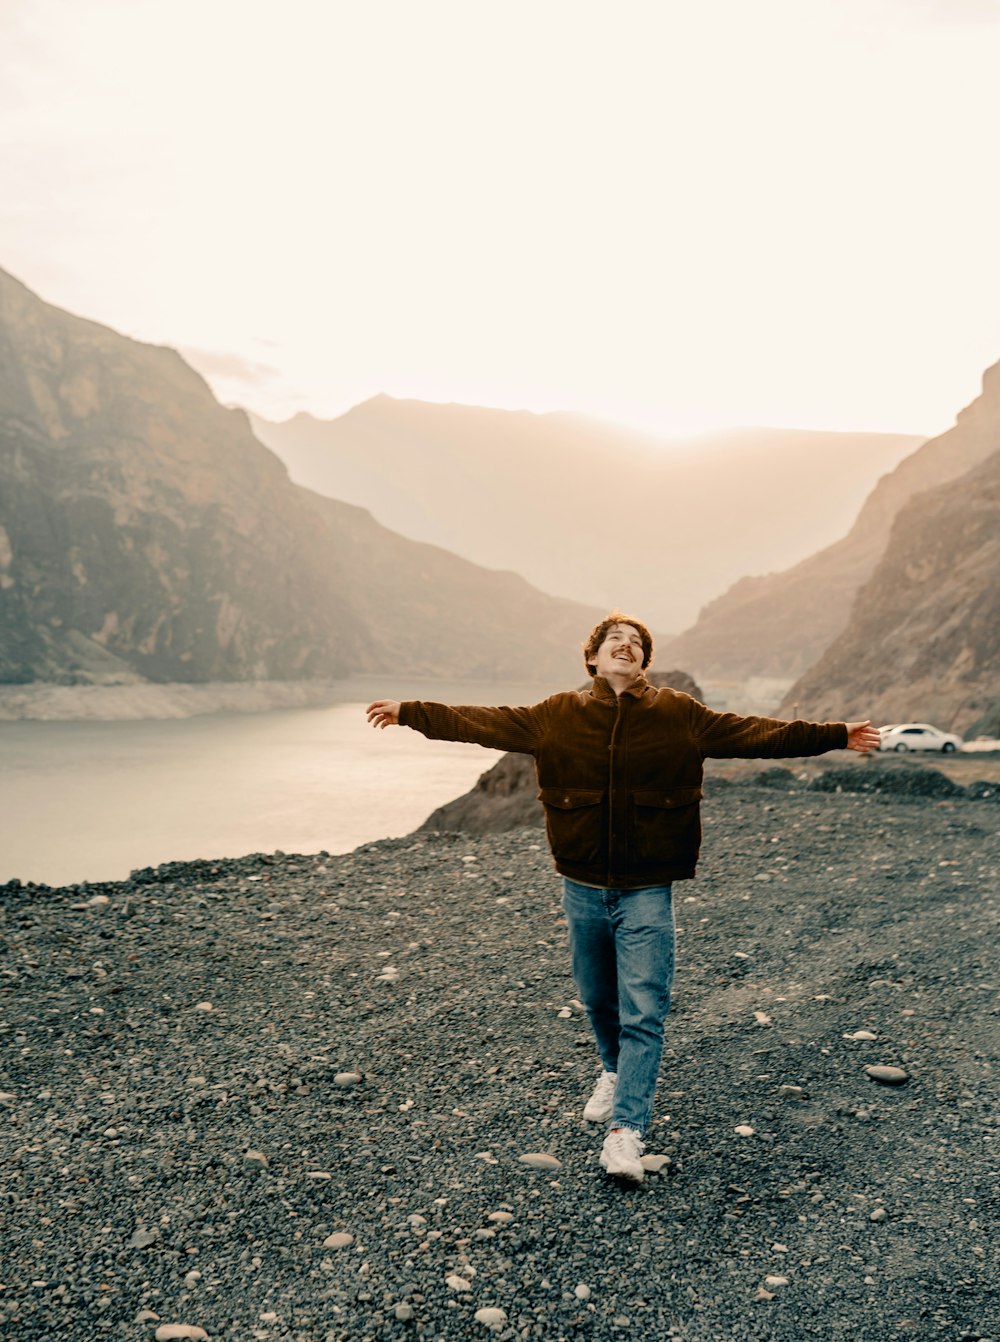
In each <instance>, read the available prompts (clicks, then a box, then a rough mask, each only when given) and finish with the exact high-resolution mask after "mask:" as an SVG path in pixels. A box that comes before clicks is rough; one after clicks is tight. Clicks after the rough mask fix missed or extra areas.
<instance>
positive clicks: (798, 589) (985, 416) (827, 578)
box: [663, 363, 1000, 679]
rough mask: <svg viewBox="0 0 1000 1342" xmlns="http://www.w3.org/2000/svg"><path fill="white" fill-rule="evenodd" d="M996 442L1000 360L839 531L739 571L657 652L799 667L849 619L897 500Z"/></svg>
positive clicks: (793, 672)
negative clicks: (788, 561)
mask: <svg viewBox="0 0 1000 1342" xmlns="http://www.w3.org/2000/svg"><path fill="white" fill-rule="evenodd" d="M998 446H1000V363H998V364H994V365H993V367H991V368H989V369H988V370H987V371H986V373H985V374H984V376H983V389H982V394H981V395H980V396H979V397H977V399H976V400H975V401H973V403H972V404H971V405H970V406H968V407H967V408H966V409H965V410H963V411H962V412H961V413H960V414H959V416H958V419H957V421H956V423H955V425H954V427H953V428H951V429H949V430H948V431H947V433H943V434H941V435H940V436H939V437H937V438H932V439H930V440H929V441H928V442H926V443H924V444H923V446H922V447H920V448H919V449H918V450H917V451H915V452H914V453H913V454H912V455H911V456H908V457H906V458H905V460H903V461H901V462H900V463H899V465H898V466H897V467H896V468H895V470H893V471H892V472H890V473H889V474H888V475H886V476H884V477H883V478H882V479H881V480H880V481H879V483H878V485H877V486H876V488H875V489H874V490H873V491H872V493H871V495H870V496H869V498H868V500H867V501H866V503H865V505H864V507H863V508H862V509H861V512H860V514H859V516H858V519H857V521H856V522H855V524H854V526H853V527H852V529H851V531H850V532H849V534H848V535H847V536H845V537H844V538H843V539H842V540H840V541H838V542H837V543H836V544H834V545H831V546H828V547H827V548H826V549H824V550H821V551H819V552H818V553H817V554H815V555H812V556H811V557H810V558H809V559H806V560H804V561H803V562H802V563H799V564H796V565H795V566H794V567H793V568H790V569H786V570H785V571H783V572H779V573H770V574H767V575H766V576H763V577H747V578H742V579H741V580H740V581H739V582H737V583H736V584H734V586H733V587H731V588H730V589H729V591H727V592H726V593H724V595H722V596H720V597H719V598H718V599H717V600H715V601H713V602H711V603H710V604H709V605H707V606H706V607H705V608H704V610H703V611H702V612H701V615H700V616H699V618H698V621H697V623H696V624H695V625H693V626H692V628H691V629H689V630H687V632H686V633H684V634H681V635H680V637H678V638H677V639H674V640H673V641H671V642H670V643H669V644H666V645H665V646H664V648H663V651H664V653H665V654H666V655H668V656H669V657H670V659H671V661H677V662H680V663H681V664H682V665H684V666H689V667H690V668H691V669H692V671H693V672H694V674H695V675H698V676H701V677H704V678H706V679H720V678H727V677H739V678H744V677H747V676H798V675H801V674H803V673H804V672H805V671H806V669H807V668H808V667H810V666H812V664H813V663H814V662H815V661H816V659H817V658H818V657H819V656H820V655H821V654H822V653H823V651H824V649H825V648H826V647H827V645H828V644H829V643H830V642H831V641H832V640H833V639H834V638H835V637H836V636H837V635H838V634H839V633H840V631H841V630H842V629H843V628H844V627H845V625H846V624H847V618H848V613H849V611H850V609H851V602H852V601H853V599H854V596H855V594H856V593H857V591H858V589H859V588H860V587H861V586H862V585H863V584H864V583H865V582H866V581H867V580H868V578H870V577H871V575H872V573H873V572H874V570H875V567H876V565H877V564H878V562H879V559H880V558H881V556H882V554H883V552H884V551H885V548H886V545H887V543H888V539H889V532H890V530H891V528H892V524H893V520H894V518H895V517H896V515H897V513H898V512H899V510H900V509H901V508H902V507H903V506H904V504H906V502H907V501H908V500H909V499H911V498H913V497H914V496H915V495H916V494H918V493H919V492H920V491H921V490H926V489H937V488H940V487H942V486H944V485H946V484H948V482H949V481H952V480H956V479H958V478H959V477H960V476H962V475H964V474H965V473H966V472H967V471H969V470H971V469H972V468H973V467H974V466H976V465H977V464H978V463H979V462H981V461H983V460H985V459H986V458H987V457H988V456H989V455H990V454H991V453H992V452H995V451H996V450H997V447H998Z"/></svg>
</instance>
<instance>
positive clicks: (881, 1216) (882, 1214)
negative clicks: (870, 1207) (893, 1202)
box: [868, 1207, 889, 1223]
mask: <svg viewBox="0 0 1000 1342" xmlns="http://www.w3.org/2000/svg"><path fill="white" fill-rule="evenodd" d="M888 1216H889V1213H888V1212H887V1211H886V1209H885V1208H884V1207H876V1208H875V1210H874V1211H873V1212H872V1214H871V1216H869V1218H868V1219H869V1221H875V1222H876V1223H877V1222H879V1221H885V1220H887V1219H888Z"/></svg>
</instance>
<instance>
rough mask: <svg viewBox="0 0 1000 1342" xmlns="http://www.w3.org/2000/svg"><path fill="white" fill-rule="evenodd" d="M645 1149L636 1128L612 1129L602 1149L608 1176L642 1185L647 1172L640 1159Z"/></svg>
mask: <svg viewBox="0 0 1000 1342" xmlns="http://www.w3.org/2000/svg"><path fill="white" fill-rule="evenodd" d="M645 1149H646V1148H645V1146H644V1145H643V1141H642V1138H641V1137H640V1136H639V1134H638V1133H637V1132H636V1131H635V1129H634V1128H612V1129H611V1131H610V1132H609V1133H608V1135H607V1136H606V1137H605V1139H604V1146H603V1147H602V1148H601V1157H600V1159H601V1164H602V1165H603V1166H604V1168H605V1169H606V1170H607V1172H608V1174H614V1175H616V1176H617V1177H618V1178H619V1179H631V1180H632V1182H633V1183H637V1184H641V1183H642V1181H643V1179H645V1177H646V1171H645V1170H644V1169H643V1167H642V1161H641V1160H640V1159H639V1157H640V1156H641V1155H642V1153H643V1151H644V1150H645Z"/></svg>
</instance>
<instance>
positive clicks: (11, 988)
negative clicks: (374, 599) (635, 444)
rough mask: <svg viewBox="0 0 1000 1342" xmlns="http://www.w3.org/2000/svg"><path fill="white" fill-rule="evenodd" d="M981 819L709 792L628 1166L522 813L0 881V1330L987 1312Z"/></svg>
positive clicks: (989, 1100) (113, 1331)
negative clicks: (649, 1110)
mask: <svg viewBox="0 0 1000 1342" xmlns="http://www.w3.org/2000/svg"><path fill="white" fill-rule="evenodd" d="M997 815H998V811H997V808H996V806H995V804H993V803H992V802H990V801H975V800H969V799H968V798H967V797H947V798H935V797H926V798H920V797H919V796H917V797H913V796H910V797H903V798H898V797H895V796H893V795H891V794H889V795H885V794H881V793H879V794H877V795H869V796H861V795H857V794H854V795H852V794H849V793H837V792H830V793H827V792H816V791H812V792H810V791H807V790H806V789H805V785H804V784H798V785H797V786H795V785H793V786H791V787H790V788H789V787H788V786H787V784H785V785H783V786H782V787H781V788H780V789H778V790H777V791H775V790H772V789H771V788H768V787H766V786H765V787H758V786H754V785H753V784H750V783H728V784H726V785H724V786H723V785H719V784H715V785H712V786H710V790H709V797H708V800H707V801H706V804H705V817H706V844H705V849H704V854H703V862H702V868H701V870H702V875H701V878H700V879H699V880H698V881H696V882H686V883H682V884H679V885H678V886H677V887H676V898H677V912H678V922H679V926H680V938H679V972H678V979H677V986H676V996H675V1005H674V1009H673V1011H672V1014H671V1018H670V1020H669V1022H668V1039H667V1047H666V1051H665V1057H664V1066H663V1074H662V1078H661V1086H660V1094H659V1100H658V1109H657V1114H658V1117H657V1119H656V1121H655V1123H654V1126H653V1128H652V1130H651V1132H650V1134H649V1137H648V1141H647V1151H648V1152H649V1153H650V1154H654V1155H657V1154H658V1155H667V1156H669V1157H670V1161H669V1163H666V1164H664V1165H663V1170H662V1172H661V1173H659V1174H655V1175H654V1174H650V1175H649V1176H648V1177H647V1179H646V1182H645V1183H644V1184H643V1185H641V1186H639V1187H634V1188H630V1187H626V1188H622V1187H619V1186H618V1185H616V1184H615V1183H613V1182H611V1181H609V1180H608V1179H607V1178H606V1177H605V1176H604V1174H603V1173H602V1171H601V1170H600V1168H599V1167H598V1165H597V1153H598V1149H599V1144H600V1133H599V1131H598V1130H597V1129H596V1128H595V1127H594V1126H592V1125H587V1124H584V1123H583V1122H582V1120H581V1119H580V1117H579V1112H580V1109H581V1106H582V1103H583V1100H584V1098H585V1097H586V1095H587V1093H588V1091H589V1089H590V1087H591V1085H592V1083H593V1080H594V1079H595V1077H596V1074H597V1070H598V1064H597V1060H596V1057H595V1055H594V1052H593V1048H592V1046H591V1043H590V1038H589V1033H588V1030H587V1027H586V1023H585V1021H584V1019H583V1018H582V1016H581V1013H580V1010H579V1007H578V1005H574V999H575V990H574V987H573V984H572V981H571V979H570V977H569V974H568V969H567V959H566V954H565V950H564V936H565V928H564V926H563V923H562V921H561V915H560V911H559V885H558V880H557V878H556V877H555V876H554V874H553V872H552V870H551V865H550V860H549V857H548V853H547V852H546V851H545V849H544V847H543V846H541V843H542V841H541V839H540V836H539V834H538V832H537V831H535V830H522V831H515V832H513V833H510V834H504V835H489V836H485V837H480V838H475V837H470V836H467V835H440V836H435V835H420V836H419V837H410V838H407V839H402V840H394V841H386V842H383V843H378V844H373V845H369V846H367V847H365V848H362V849H359V850H357V851H356V852H355V853H353V854H350V855H347V856H344V857H326V856H318V857H316V856H309V857H293V856H288V857H286V856H283V855H270V856H262V855H256V856H252V857H247V858H241V859H239V860H234V861H227V862H215V863H188V864H171V865H167V866H164V867H160V868H158V869H156V870H155V871H152V870H148V871H145V872H138V873H134V874H133V878H132V879H131V880H130V881H129V882H126V883H123V884H107V885H102V886H93V887H86V886H78V887H73V888H69V889H62V890H56V891H51V890H45V889H40V888H33V887H23V888H22V887H18V886H16V885H15V884H10V885H7V886H4V887H0V896H2V903H0V907H2V912H3V931H4V951H5V953H4V955H3V959H2V961H0V987H2V989H3V993H2V996H0V1019H2V1039H3V1045H4V1048H3V1055H2V1062H0V1067H2V1071H0V1093H2V1096H3V1098H2V1099H0V1110H2V1113H3V1128H2V1132H3V1137H2V1147H0V1151H2V1160H3V1165H2V1170H3V1187H2V1194H0V1196H2V1203H0V1207H2V1213H3V1219H4V1230H3V1237H2V1246H0V1252H2V1255H3V1266H2V1272H0V1280H2V1283H3V1289H2V1291H0V1316H2V1318H3V1322H4V1324H5V1329H4V1335H5V1336H10V1337H16V1338H18V1339H22V1338H23V1339H39V1338H53V1339H55V1338H60V1339H65V1338H70V1339H74V1340H75V1339H78V1338H81V1339H82V1338H91V1337H101V1336H112V1337H119V1336H120V1337H124V1338H150V1339H152V1338H153V1337H154V1336H155V1334H156V1331H157V1329H160V1330H161V1333H160V1335H161V1337H169V1336H185V1335H189V1336H195V1337H197V1336H200V1333H199V1332H198V1331H197V1330H204V1333H205V1334H207V1336H208V1337H209V1338H211V1339H215V1338H223V1337H225V1338H237V1339H241V1342H242V1340H243V1339H258V1338H259V1339H297V1340H298V1342H306V1339H309V1342H339V1339H350V1342H355V1340H359V1342H360V1340H361V1339H381V1338H407V1337H421V1338H449V1339H450V1338H469V1337H478V1336H482V1337H484V1338H488V1337H500V1338H505V1339H507V1338H515V1337H521V1338H540V1339H545V1340H546V1342H549V1340H550V1339H551V1340H552V1342H557V1340H558V1339H560V1338H566V1339H571V1338H590V1339H603V1338H629V1339H631V1338H642V1339H645V1338H655V1339H658V1338H679V1339H685V1340H686V1342H743V1340H744V1339H747V1340H749V1339H753V1340H754V1342H767V1339H782V1342H798V1340H799V1339H806V1338H822V1339H846V1338H848V1337H851V1338H852V1339H861V1338H864V1339H868V1338H880V1337H886V1338H903V1339H906V1338H916V1339H922V1338H934V1339H938V1338H948V1339H953V1340H954V1342H960V1339H963V1338H964V1339H966V1342H971V1339H973V1338H977V1337H979V1338H988V1337H990V1338H993V1339H994V1342H996V1340H997V1339H998V1338H1000V1321H998V1317H997V1312H996V1305H995V1302H993V1299H992V1297H991V1294H990V1290H989V1284H990V1280H991V1274H992V1273H993V1271H994V1264H992V1263H991V1262H990V1259H989V1254H990V1240H991V1235H992V1233H993V1231H994V1230H995V1226H996V1223H997V1210H998V1209H997V1205H996V1190H997V1180H996V1175H997V1170H996V1163H995V1154H994V1152H995V1135H996V1113H995V1088H994V1076H993V1071H992V1068H993V1064H994V1060H995V1056H996V1052H997V1047H996V1045H997V1031H996V1016H995V1014H994V1015H992V1016H991V1014H990V1012H991V1009H992V1010H993V1011H994V1012H995V1000H996V999H995V980H994V974H995V958H996V957H995V903H996V888H997V874H998V870H1000V848H998V842H997V833H996V831H997V819H996V818H997ZM390 970H394V971H395V973H390V972H389V971H390ZM566 1009H569V1010H570V1012H571V1014H570V1016H569V1017H566V1016H565V1014H564V1015H563V1016H560V1014H559V1013H560V1012H564V1013H565V1011H566ZM859 1032H860V1034H861V1037H860V1038H853V1039H851V1038H846V1037H845V1036H848V1035H858V1034H859ZM872 1034H873V1035H874V1036H875V1038H874V1039H870V1038H866V1037H864V1036H865V1035H872ZM869 1067H893V1068H899V1069H902V1070H903V1071H904V1072H905V1073H906V1074H907V1077H908V1079H907V1080H906V1081H905V1083H904V1084H898V1085H884V1084H880V1083H879V1082H878V1081H876V1080H874V1079H872V1077H871V1076H870V1075H869V1074H868V1073H867V1072H866V1068H869ZM352 1073H353V1074H354V1076H353V1077H352V1076H351V1074H352ZM357 1074H360V1079H358V1076H357ZM737 1128H742V1129H744V1130H745V1129H748V1128H749V1129H752V1135H749V1136H748V1135H741V1134H740V1133H738V1132H737V1131H736V1129H737ZM527 1153H541V1154H546V1153H547V1154H550V1155H552V1156H554V1157H556V1159H557V1160H558V1161H559V1165H558V1167H552V1168H549V1169H536V1168H534V1167H533V1166H532V1165H529V1164H527V1163H525V1162H524V1161H522V1160H521V1157H522V1156H523V1155H525V1154H527ZM497 1213H505V1215H497ZM482 1311H493V1312H491V1313H482ZM497 1311H499V1312H497ZM477 1312H479V1319H478V1320H477V1318H476V1315H477ZM171 1325H187V1327H188V1328H189V1329H190V1330H191V1331H190V1332H189V1333H185V1332H183V1331H180V1332H179V1331H177V1329H176V1328H174V1329H173V1330H172V1331H171V1330H170V1328H169V1327H168V1326H171Z"/></svg>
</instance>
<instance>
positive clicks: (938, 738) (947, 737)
mask: <svg viewBox="0 0 1000 1342" xmlns="http://www.w3.org/2000/svg"><path fill="white" fill-rule="evenodd" d="M879 733H880V735H881V737H882V740H881V742H880V743H879V750H896V751H898V752H899V753H900V754H903V753H904V751H907V750H940V751H943V752H944V753H945V754H946V755H950V754H951V752H952V751H953V750H958V749H959V747H960V746H961V744H962V738H961V737H960V736H955V735H954V734H953V733H951V732H943V731H941V730H940V729H939V728H937V727H932V726H931V725H930V723H928V722H893V723H890V724H889V725H888V726H887V727H880V728H879Z"/></svg>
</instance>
